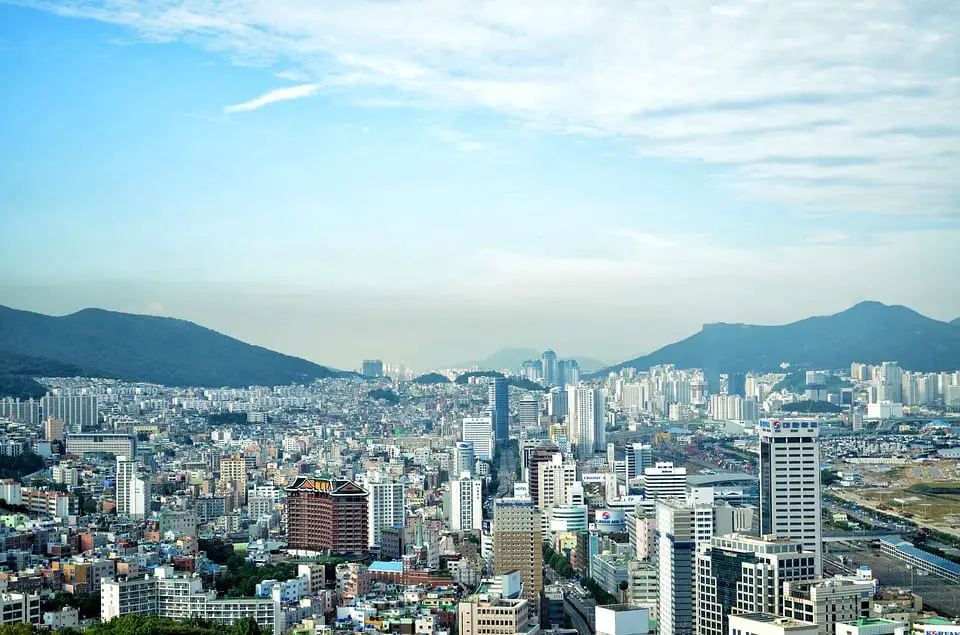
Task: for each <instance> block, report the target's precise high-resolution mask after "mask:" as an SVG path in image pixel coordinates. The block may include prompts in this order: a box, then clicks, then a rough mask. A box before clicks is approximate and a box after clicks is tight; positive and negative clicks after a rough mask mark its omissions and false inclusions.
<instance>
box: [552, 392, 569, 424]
mask: <svg viewBox="0 0 960 635" xmlns="http://www.w3.org/2000/svg"><path fill="white" fill-rule="evenodd" d="M567 410H568V408H567V391H565V390H561V389H560V388H551V389H550V393H549V394H547V415H549V416H551V417H557V418H558V419H559V418H562V417H566V416H567Z"/></svg>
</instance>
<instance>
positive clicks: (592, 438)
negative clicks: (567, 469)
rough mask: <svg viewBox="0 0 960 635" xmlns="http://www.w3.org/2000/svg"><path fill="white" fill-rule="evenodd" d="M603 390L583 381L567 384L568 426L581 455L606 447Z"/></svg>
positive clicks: (571, 440)
mask: <svg viewBox="0 0 960 635" xmlns="http://www.w3.org/2000/svg"><path fill="white" fill-rule="evenodd" d="M603 406H604V404H603V392H602V391H601V390H600V389H598V388H593V387H591V386H589V385H587V384H585V383H583V382H581V383H580V384H577V385H576V386H567V428H568V434H569V435H570V442H571V443H573V444H574V445H575V446H577V452H578V454H579V456H580V457H589V456H591V455H593V453H594V452H599V451H601V450H603V449H604V448H605V447H606V422H605V421H604V418H603V410H604V408H603Z"/></svg>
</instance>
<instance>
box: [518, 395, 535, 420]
mask: <svg viewBox="0 0 960 635" xmlns="http://www.w3.org/2000/svg"><path fill="white" fill-rule="evenodd" d="M517 413H518V415H519V416H518V418H519V420H520V428H521V429H526V428H534V427H537V426H539V425H540V400H539V399H537V397H536V395H531V394H530V393H527V394H525V395H524V396H523V397H521V398H520V404H519V405H518V406H517Z"/></svg>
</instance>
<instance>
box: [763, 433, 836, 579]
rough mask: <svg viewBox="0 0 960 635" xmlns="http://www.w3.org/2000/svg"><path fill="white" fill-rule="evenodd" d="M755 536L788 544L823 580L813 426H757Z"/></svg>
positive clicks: (817, 444) (816, 443) (817, 459)
mask: <svg viewBox="0 0 960 635" xmlns="http://www.w3.org/2000/svg"><path fill="white" fill-rule="evenodd" d="M759 430H760V535H762V536H771V535H772V536H776V537H777V538H790V539H791V540H794V541H796V542H798V543H800V544H801V545H803V548H804V550H805V551H809V552H812V553H813V554H814V555H815V557H816V563H815V571H814V574H815V577H818V578H819V577H821V576H822V574H823V563H822V555H821V554H822V549H823V547H822V542H821V531H822V521H821V517H820V514H821V499H820V495H821V492H820V438H819V430H818V427H817V422H816V421H778V420H772V421H761V422H760V427H759Z"/></svg>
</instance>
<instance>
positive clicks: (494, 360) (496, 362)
mask: <svg viewBox="0 0 960 635" xmlns="http://www.w3.org/2000/svg"><path fill="white" fill-rule="evenodd" d="M542 355H543V351H538V350H537V349H535V348H527V347H517V348H504V349H501V350H499V351H497V352H496V353H494V354H493V355H490V356H489V357H486V358H484V359H479V360H473V361H469V362H464V363H462V364H455V365H454V366H452V367H451V368H473V367H477V368H482V369H485V370H503V369H505V368H507V369H511V370H516V369H519V368H521V367H522V366H523V362H525V361H527V360H528V359H540V358H541V356H542ZM561 359H567V358H561ZM572 359H575V360H577V363H578V364H580V369H581V370H584V371H589V370H595V369H597V368H603V365H604V362H601V361H599V360H596V359H593V358H592V357H586V356H573V357H572Z"/></svg>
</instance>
